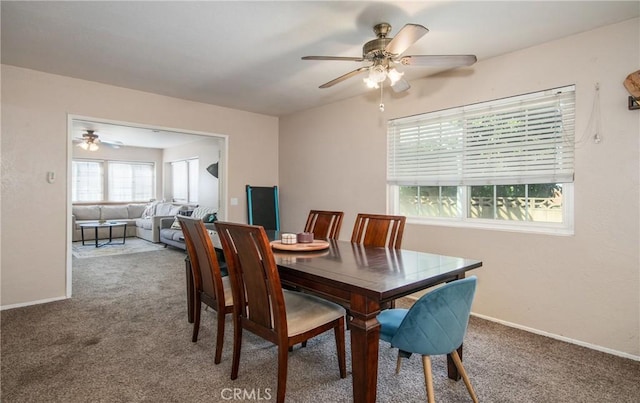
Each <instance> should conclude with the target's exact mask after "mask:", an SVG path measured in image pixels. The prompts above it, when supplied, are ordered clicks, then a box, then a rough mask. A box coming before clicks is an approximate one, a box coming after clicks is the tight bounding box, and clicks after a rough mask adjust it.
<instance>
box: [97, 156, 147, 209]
mask: <svg viewBox="0 0 640 403" xmlns="http://www.w3.org/2000/svg"><path fill="white" fill-rule="evenodd" d="M153 171H154V164H153V163H146V162H120V161H118V162H115V161H109V175H108V178H109V180H108V194H109V201H118V202H125V201H149V200H151V199H152V198H153V178H154V175H153Z"/></svg>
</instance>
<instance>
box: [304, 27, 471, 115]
mask: <svg viewBox="0 0 640 403" xmlns="http://www.w3.org/2000/svg"><path fill="white" fill-rule="evenodd" d="M373 32H374V33H375V34H376V36H377V38H376V39H373V40H371V41H369V42H367V43H365V44H364V46H363V47H362V57H341V56H304V57H303V58H302V60H338V61H353V62H364V61H368V62H371V63H372V64H370V65H369V66H364V67H360V68H357V69H355V70H353V71H351V72H349V73H347V74H344V75H342V76H340V77H338V78H336V79H333V80H331V81H329V82H327V83H324V84H322V85H321V86H320V88H329V87H331V86H333V85H335V84H338V83H340V82H342V81H344V80H346V79H348V78H351V77H353V76H356V75H358V74H360V73H364V72H368V73H369V74H368V75H367V77H365V78H364V82H365V83H366V84H367V86H368V87H370V88H378V86H381V85H383V84H384V81H385V80H386V79H387V78H388V79H389V81H390V83H391V88H392V89H393V90H394V91H395V92H402V91H406V90H408V89H409V88H410V87H411V86H410V85H409V83H408V82H407V81H406V80H405V79H404V78H402V76H403V74H404V73H403V72H399V71H398V70H396V68H395V66H396V65H403V66H425V67H460V66H470V65H472V64H474V63H475V62H476V61H477V58H476V56H475V55H415V56H403V55H402V53H404V51H406V50H407V49H408V48H409V47H410V46H411V45H413V44H414V43H415V42H417V41H418V39H420V38H422V37H423V36H424V35H425V34H426V33H427V32H429V30H428V29H427V28H425V27H423V26H422V25H419V24H406V25H405V26H404V27H402V29H400V31H398V34H397V35H396V36H395V37H393V38H389V37H387V35H389V33H390V32H391V25H389V24H388V23H386V22H382V23H380V24H376V25H375V26H374V27H373ZM381 109H383V105H382V104H381Z"/></svg>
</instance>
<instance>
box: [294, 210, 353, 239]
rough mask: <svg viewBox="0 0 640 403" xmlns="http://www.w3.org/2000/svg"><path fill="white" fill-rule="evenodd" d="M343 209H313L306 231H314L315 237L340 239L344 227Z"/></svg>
mask: <svg viewBox="0 0 640 403" xmlns="http://www.w3.org/2000/svg"><path fill="white" fill-rule="evenodd" d="M342 217H344V213H343V212H342V211H324V210H311V211H309V217H308V218H307V223H306V224H305V226H304V232H313V237H314V238H315V239H338V237H339V236H340V228H341V227H342Z"/></svg>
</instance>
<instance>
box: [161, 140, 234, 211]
mask: <svg viewBox="0 0 640 403" xmlns="http://www.w3.org/2000/svg"><path fill="white" fill-rule="evenodd" d="M163 158H164V162H165V167H166V168H167V170H166V172H165V177H164V183H165V186H164V192H165V194H164V199H166V200H170V199H171V194H172V192H171V187H172V182H171V181H172V179H171V165H170V164H171V162H174V161H178V160H184V159H188V158H198V172H199V173H198V199H199V200H198V205H199V206H204V207H211V208H214V209H218V208H219V204H220V203H219V199H218V197H219V188H218V186H219V179H217V178H214V177H213V176H212V175H211V174H210V173H208V172H207V167H208V166H209V165H210V164H212V163H214V162H217V161H218V160H219V159H220V140H218V139H212V138H203V139H198V140H197V141H194V142H192V143H189V144H185V145H183V146H180V147H171V148H167V149H165V150H164V156H163ZM221 170H222V169H221Z"/></svg>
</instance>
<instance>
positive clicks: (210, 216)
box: [191, 207, 218, 223]
mask: <svg viewBox="0 0 640 403" xmlns="http://www.w3.org/2000/svg"><path fill="white" fill-rule="evenodd" d="M217 213H218V210H217V209H214V208H211V207H196V208H195V209H193V213H192V214H191V217H193V218H199V219H201V220H202V221H204V222H206V223H212V222H214V221H216V220H217V217H216V214H217Z"/></svg>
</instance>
